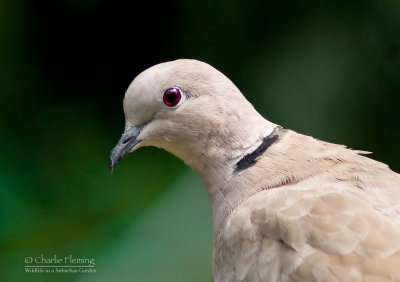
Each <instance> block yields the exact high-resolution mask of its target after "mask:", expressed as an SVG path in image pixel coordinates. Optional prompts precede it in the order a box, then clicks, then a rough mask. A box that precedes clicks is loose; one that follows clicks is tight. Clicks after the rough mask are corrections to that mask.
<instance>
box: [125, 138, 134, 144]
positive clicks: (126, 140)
mask: <svg viewBox="0 0 400 282" xmlns="http://www.w3.org/2000/svg"><path fill="white" fill-rule="evenodd" d="M132 138H133V136H129V137H127V138H125V139H124V140H123V141H122V144H126V143H128V142H129V141H131V140H132Z"/></svg>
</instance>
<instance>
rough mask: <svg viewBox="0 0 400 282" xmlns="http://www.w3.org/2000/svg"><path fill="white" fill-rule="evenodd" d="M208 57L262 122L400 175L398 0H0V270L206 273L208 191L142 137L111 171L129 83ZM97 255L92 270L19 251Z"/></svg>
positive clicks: (9, 276)
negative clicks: (175, 63)
mask: <svg viewBox="0 0 400 282" xmlns="http://www.w3.org/2000/svg"><path fill="white" fill-rule="evenodd" d="M175 58H197V59H200V60H203V61H206V62H208V63H210V64H212V65H213V66H215V67H216V68H218V69H219V70H221V71H222V72H224V73H225V74H226V75H227V76H228V77H230V78H231V79H232V80H233V81H234V82H235V83H236V85H237V86H238V87H239V88H240V89H241V90H242V92H243V93H245V95H246V96H247V97H248V99H249V100H250V101H251V102H252V103H253V104H254V105H255V107H256V108H257V109H258V110H259V111H260V112H261V113H262V114H263V115H264V116H265V117H266V118H268V119H269V120H271V121H273V122H276V123H278V124H280V125H282V126H283V127H285V128H291V129H294V130H296V131H299V132H301V133H305V134H309V135H313V136H315V137H317V138H319V139H322V140H327V141H331V142H335V143H341V144H346V145H348V146H349V147H351V148H357V149H362V150H367V151H372V152H374V153H373V154H372V155H371V157H372V158H374V159H377V160H379V161H383V162H386V163H388V164H390V167H391V168H392V169H393V170H395V171H400V150H399V144H400V134H399V129H400V126H399V122H400V118H399V117H400V113H399V105H400V103H399V102H400V98H399V96H400V2H399V1H398V0H385V1H380V0H363V1H361V0H360V1H341V0H339V1H338V0H327V1H304V0H300V1H275V0H263V1H261V0H260V1H257V0H251V1H239V0H233V1H232V0H231V1H211V0H205V1H183V0H175V1H160V2H154V1H140V3H139V2H136V1H115V0H113V1H111V0H88V1H78V0H58V1H55V0H53V1H51V0H40V1H33V0H32V1H28V0H0V107H1V110H0V128H1V133H0V158H1V159H0V160H1V161H0V281H141V282H142V281H164V282H165V281H174V282H177V281H178V282H179V281H210V280H211V255H212V231H211V213H210V208H209V203H208V199H207V196H206V192H205V190H204V188H203V186H202V183H201V180H200V179H199V177H198V176H197V175H196V174H195V173H194V172H192V171H191V170H190V169H189V168H187V167H186V166H185V165H184V164H183V163H182V162H181V161H180V160H178V159H176V158H175V157H173V156H171V155H170V154H168V153H166V152H164V151H161V150H158V149H155V148H144V149H140V150H139V151H137V152H135V154H133V155H130V156H129V157H127V158H125V159H124V161H123V162H122V163H121V164H120V165H118V167H117V168H116V170H115V172H114V173H113V174H110V172H109V171H108V169H107V159H108V154H109V152H110V150H111V149H112V147H113V146H114V144H115V143H116V142H117V141H118V139H119V136H120V134H121V133H122V130H123V126H124V117H123V112H122V99H123V95H124V92H125V90H126V88H127V87H128V85H129V84H130V82H131V80H132V79H133V78H134V77H135V76H136V75H137V74H138V73H139V72H141V71H142V70H144V69H145V68H147V67H150V66H151V65H153V64H156V63H159V62H163V61H167V60H172V59H175ZM41 254H44V255H45V256H46V257H52V256H54V255H57V256H58V257H63V256H65V255H70V254H72V255H73V256H74V257H78V258H82V257H86V258H95V260H96V270H97V273H95V274H26V273H25V271H24V265H25V262H24V259H25V258H26V257H28V256H31V257H35V256H40V255H41Z"/></svg>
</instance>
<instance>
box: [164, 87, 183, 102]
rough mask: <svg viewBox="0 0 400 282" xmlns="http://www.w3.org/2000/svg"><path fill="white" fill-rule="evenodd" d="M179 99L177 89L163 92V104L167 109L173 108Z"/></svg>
mask: <svg viewBox="0 0 400 282" xmlns="http://www.w3.org/2000/svg"><path fill="white" fill-rule="evenodd" d="M181 98H182V94H181V91H180V90H179V89H178V88H175V87H174V88H169V89H167V90H165V92H164V96H163V102H164V104H165V105H166V106H168V107H175V106H176V105H178V103H179V101H180V100H181Z"/></svg>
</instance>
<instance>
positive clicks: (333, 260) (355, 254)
mask: <svg viewBox="0 0 400 282" xmlns="http://www.w3.org/2000/svg"><path fill="white" fill-rule="evenodd" d="M360 153H362V152H360V151H352V150H349V149H346V148H345V147H344V146H341V145H335V144H331V143H327V142H322V141H319V140H316V139H314V138H311V137H308V136H304V135H300V134H297V133H295V132H293V131H284V132H283V133H282V134H281V136H280V142H277V143H276V144H274V145H273V146H272V147H271V148H270V149H269V150H267V151H266V152H265V154H263V156H262V157H261V158H260V159H258V162H257V163H256V164H255V165H254V166H253V167H250V168H248V170H249V171H248V172H246V173H247V176H248V177H249V178H251V179H252V181H253V182H254V185H257V186H258V189H257V190H256V191H254V192H253V194H252V195H249V196H248V197H247V198H244V199H243V200H242V201H241V202H239V203H237V205H236V206H235V207H233V208H232V209H231V210H230V213H229V214H228V215H227V216H226V219H225V221H224V222H223V224H222V226H221V227H220V228H219V230H218V232H217V233H216V235H215V248H214V270H215V272H214V273H215V275H216V277H214V281H215V282H218V281H397V280H400V223H399V220H400V219H399V217H400V212H399V196H400V191H399V190H400V177H399V175H398V174H396V173H394V172H392V171H391V170H390V169H389V168H388V167H387V166H386V165H385V164H382V163H379V162H376V161H374V160H371V159H369V158H366V157H364V156H361V155H360ZM276 154H278V155H280V156H279V158H277V156H276ZM285 156H286V157H285ZM277 159H279V160H280V162H279V163H278V162H276V160H277ZM261 171H262V172H263V173H262V177H256V176H255V175H260V172H261ZM246 173H244V172H243V175H242V177H244V175H245V174H246ZM388 174H389V176H390V177H388ZM396 279H397V280H396Z"/></svg>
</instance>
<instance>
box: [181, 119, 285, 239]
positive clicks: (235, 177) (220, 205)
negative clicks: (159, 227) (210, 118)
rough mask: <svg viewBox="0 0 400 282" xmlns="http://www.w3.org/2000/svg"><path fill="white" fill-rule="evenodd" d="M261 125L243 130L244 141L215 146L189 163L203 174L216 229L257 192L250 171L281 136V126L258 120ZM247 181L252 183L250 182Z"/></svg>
mask: <svg viewBox="0 0 400 282" xmlns="http://www.w3.org/2000/svg"><path fill="white" fill-rule="evenodd" d="M258 125H259V127H258V130H257V131H255V130H253V131H247V132H243V131H242V132H241V133H242V134H239V136H241V137H242V138H243V139H242V140H240V142H239V141H238V140H233V141H232V142H230V143H229V144H224V146H221V147H215V146H214V148H213V151H208V154H202V155H199V156H197V157H196V158H194V159H195V160H196V162H193V163H190V164H189V163H188V164H189V165H190V166H191V167H192V168H193V169H195V170H196V171H197V172H198V173H199V174H200V176H201V178H202V180H203V182H204V184H205V187H206V189H207V193H208V196H209V198H210V201H211V205H212V210H213V221H214V231H216V230H218V229H219V228H218V226H220V225H221V224H222V221H223V220H224V218H226V216H227V214H228V213H229V211H230V210H231V209H232V208H233V207H234V206H235V204H236V203H237V202H240V201H241V200H242V199H245V198H247V197H248V195H251V194H253V191H252V190H251V189H252V187H254V189H255V188H256V187H255V186H253V185H251V184H253V183H251V184H250V182H251V180H250V181H249V175H250V174H251V172H250V171H251V170H252V169H253V167H254V165H255V164H256V163H257V161H258V158H259V157H260V156H261V155H263V154H265V153H266V152H268V150H269V149H270V147H271V146H273V145H274V144H275V143H276V142H277V141H278V139H279V132H280V129H281V127H280V126H277V125H275V124H272V123H270V122H269V121H266V120H264V121H258ZM237 137H238V134H236V138H237ZM228 145H232V146H231V147H228ZM247 182H249V183H248V184H249V185H246V184H247ZM244 186H245V187H244ZM246 186H247V187H246Z"/></svg>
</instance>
